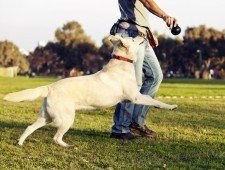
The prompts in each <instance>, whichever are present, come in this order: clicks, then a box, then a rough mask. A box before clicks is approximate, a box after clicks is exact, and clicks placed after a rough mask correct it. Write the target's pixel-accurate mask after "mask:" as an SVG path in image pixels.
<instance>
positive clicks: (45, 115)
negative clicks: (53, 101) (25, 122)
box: [18, 100, 51, 146]
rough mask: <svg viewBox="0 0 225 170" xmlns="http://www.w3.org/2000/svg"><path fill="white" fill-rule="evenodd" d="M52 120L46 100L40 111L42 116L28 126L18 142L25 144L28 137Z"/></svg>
mask: <svg viewBox="0 0 225 170" xmlns="http://www.w3.org/2000/svg"><path fill="white" fill-rule="evenodd" d="M50 122H51V118H50V117H49V115H48V113H47V112H46V100H44V102H43V105H42V109H41V111H40V116H39V118H38V119H37V120H36V122H34V123H33V124H32V125H30V126H28V127H27V129H26V130H25V131H24V133H23V134H22V135H21V137H20V139H19V142H18V144H19V145H20V146H22V145H23V142H24V141H25V140H26V138H27V137H28V136H29V135H30V134H32V133H33V132H34V131H35V130H37V129H39V128H41V127H43V126H45V125H46V124H48V123H50Z"/></svg>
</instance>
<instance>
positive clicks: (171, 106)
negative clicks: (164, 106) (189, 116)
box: [169, 104, 178, 110]
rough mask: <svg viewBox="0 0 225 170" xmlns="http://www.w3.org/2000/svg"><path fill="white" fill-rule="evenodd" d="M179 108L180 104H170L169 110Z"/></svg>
mask: <svg viewBox="0 0 225 170" xmlns="http://www.w3.org/2000/svg"><path fill="white" fill-rule="evenodd" d="M177 108H178V106H177V105H176V104H174V105H170V108H169V110H175V109H177Z"/></svg>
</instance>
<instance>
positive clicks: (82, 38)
mask: <svg viewBox="0 0 225 170" xmlns="http://www.w3.org/2000/svg"><path fill="white" fill-rule="evenodd" d="M55 37H56V39H57V40H58V41H59V42H61V43H63V44H64V45H66V46H68V45H73V46H76V45H77V44H79V43H87V42H89V43H93V44H94V42H93V41H92V40H91V39H90V37H88V36H87V35H86V34H85V32H84V30H83V28H82V26H81V25H80V24H79V23H78V22H76V21H71V22H68V23H66V24H65V25H64V26H63V27H62V28H58V29H57V30H56V32H55Z"/></svg>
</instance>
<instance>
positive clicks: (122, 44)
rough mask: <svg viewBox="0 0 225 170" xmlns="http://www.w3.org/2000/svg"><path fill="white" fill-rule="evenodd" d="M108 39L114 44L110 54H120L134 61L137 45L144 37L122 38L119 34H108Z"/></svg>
mask: <svg viewBox="0 0 225 170" xmlns="http://www.w3.org/2000/svg"><path fill="white" fill-rule="evenodd" d="M109 40H110V41H111V43H112V44H113V46H114V50H113V54H112V55H118V56H122V57H125V58H128V59H130V60H133V61H134V62H135V61H136V60H137V52H138V50H139V46H140V44H141V43H142V42H143V41H144V38H142V37H139V36H138V37H136V38H131V37H124V38H123V37H121V35H120V34H116V35H115V36H114V35H111V36H109Z"/></svg>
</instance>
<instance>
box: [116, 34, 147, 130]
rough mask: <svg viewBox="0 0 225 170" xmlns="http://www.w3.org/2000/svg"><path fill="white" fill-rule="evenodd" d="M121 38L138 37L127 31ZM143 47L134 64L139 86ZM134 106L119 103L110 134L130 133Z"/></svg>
mask: <svg viewBox="0 0 225 170" xmlns="http://www.w3.org/2000/svg"><path fill="white" fill-rule="evenodd" d="M122 36H129V37H136V36H138V32H136V31H127V32H126V33H124V32H122ZM144 48H145V45H144V44H142V45H141V46H140V49H139V51H138V54H137V55H138V60H137V62H136V63H135V64H134V66H135V73H136V78H137V83H138V84H139V86H141V84H142V66H143V60H144V53H143V50H144ZM133 110H134V104H133V103H126V102H121V103H119V104H118V105H117V106H116V110H115V113H114V125H113V127H112V133H118V134H119V133H129V132H130V128H129V126H130V124H131V123H132V117H133Z"/></svg>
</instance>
